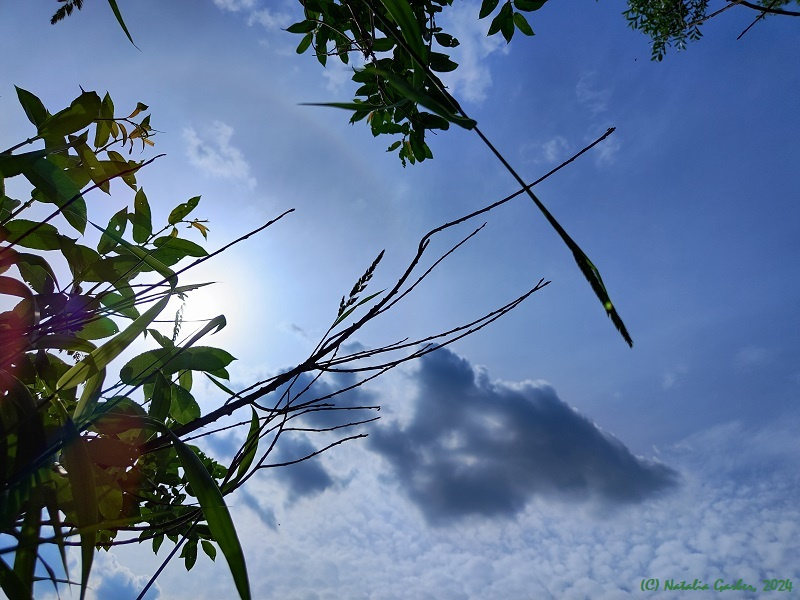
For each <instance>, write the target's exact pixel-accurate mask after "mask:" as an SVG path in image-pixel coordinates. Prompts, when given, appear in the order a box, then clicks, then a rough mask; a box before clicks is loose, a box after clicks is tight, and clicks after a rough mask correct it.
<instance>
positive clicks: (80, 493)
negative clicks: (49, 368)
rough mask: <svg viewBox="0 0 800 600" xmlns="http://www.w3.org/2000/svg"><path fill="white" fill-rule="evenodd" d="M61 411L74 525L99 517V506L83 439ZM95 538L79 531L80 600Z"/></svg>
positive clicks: (87, 523) (88, 522)
mask: <svg viewBox="0 0 800 600" xmlns="http://www.w3.org/2000/svg"><path fill="white" fill-rule="evenodd" d="M57 405H58V404H57ZM60 412H61V413H62V419H63V421H64V422H63V429H64V437H65V440H64V450H63V455H64V463H65V465H66V468H67V473H68V476H69V483H70V488H71V490H72V496H73V499H74V502H75V516H76V518H77V525H78V527H86V526H89V525H94V524H95V523H97V521H98V516H99V508H98V505H97V489H96V486H95V480H94V469H93V467H92V462H91V459H90V458H89V452H88V450H87V448H86V441H85V440H84V439H83V438H82V437H81V436H80V434H79V433H78V430H77V428H76V427H75V423H74V422H73V421H72V419H70V418H69V417H68V416H67V415H66V413H65V412H64V409H63V407H62V408H61V410H60ZM96 541H97V532H88V531H87V532H83V533H81V596H80V597H81V600H83V598H84V596H85V594H86V590H87V586H88V584H89V574H90V572H91V570H92V561H93V560H94V546H95V543H96Z"/></svg>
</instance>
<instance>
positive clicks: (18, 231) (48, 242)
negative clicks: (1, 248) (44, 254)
mask: <svg viewBox="0 0 800 600" xmlns="http://www.w3.org/2000/svg"><path fill="white" fill-rule="evenodd" d="M29 231H32V233H28V232H29ZM61 238H62V236H61V234H60V233H58V229H56V228H55V227H53V226H52V225H50V223H42V222H40V221H28V220H27V219H16V220H14V221H9V222H7V223H6V224H5V225H0V241H4V242H9V243H11V244H14V245H17V246H23V247H25V248H33V249H34V250H59V249H60V248H61V244H62V242H61Z"/></svg>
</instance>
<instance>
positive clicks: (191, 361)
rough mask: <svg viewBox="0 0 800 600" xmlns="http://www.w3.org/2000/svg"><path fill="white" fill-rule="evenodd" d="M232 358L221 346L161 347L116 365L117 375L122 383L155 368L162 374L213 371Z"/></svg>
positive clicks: (143, 376) (145, 377)
mask: <svg viewBox="0 0 800 600" xmlns="http://www.w3.org/2000/svg"><path fill="white" fill-rule="evenodd" d="M234 360H236V359H235V358H234V357H233V356H232V355H231V354H230V353H228V352H226V351H225V350H222V349H220V348H212V347H210V346H197V347H194V348H185V347H184V348H171V349H169V348H161V349H158V350H148V351H147V352H143V353H142V354H139V355H138V356H136V357H134V358H132V359H131V360H129V361H128V362H127V363H125V365H124V366H123V367H122V369H120V373H119V376H120V380H121V381H122V382H123V383H126V384H131V385H138V384H141V383H144V382H145V381H147V380H148V379H150V377H151V376H152V375H153V373H154V372H155V371H157V370H161V371H162V372H163V374H164V375H165V376H169V375H172V374H173V373H177V372H179V371H183V370H186V369H188V370H190V371H205V372H207V373H214V372H215V371H219V370H220V369H224V368H225V367H227V366H228V365H229V364H230V363H231V362H233V361H234Z"/></svg>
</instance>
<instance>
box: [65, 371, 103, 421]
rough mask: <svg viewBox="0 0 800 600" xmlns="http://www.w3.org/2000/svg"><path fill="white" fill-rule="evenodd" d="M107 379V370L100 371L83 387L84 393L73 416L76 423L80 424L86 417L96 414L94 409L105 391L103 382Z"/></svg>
mask: <svg viewBox="0 0 800 600" xmlns="http://www.w3.org/2000/svg"><path fill="white" fill-rule="evenodd" d="M105 379H106V370H105V369H100V370H99V371H98V372H97V373H95V374H94V375H92V376H91V377H89V379H88V380H87V381H86V385H85V386H84V387H83V392H82V393H81V398H80V400H79V401H78V405H77V406H76V407H75V412H74V413H73V415H72V418H73V420H75V422H77V423H80V422H81V421H82V419H83V417H84V415H91V414H92V413H93V412H94V407H95V405H96V404H97V401H98V400H99V399H100V392H101V391H102V389H103V382H104V381H105Z"/></svg>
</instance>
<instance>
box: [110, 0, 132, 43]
mask: <svg viewBox="0 0 800 600" xmlns="http://www.w3.org/2000/svg"><path fill="white" fill-rule="evenodd" d="M108 5H109V6H110V7H111V10H112V11H113V12H114V16H115V17H116V18H117V23H119V26H120V27H122V31H124V32H125V35H126V36H128V40H129V41H130V43H131V44H133V47H134V48H136V49H137V50H138V49H139V47H138V46H137V45H136V44H134V42H133V38H132V37H131V32H130V31H128V28H127V26H126V25H125V21H123V20H122V13H120V12H119V7H118V6H117V0H108Z"/></svg>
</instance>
